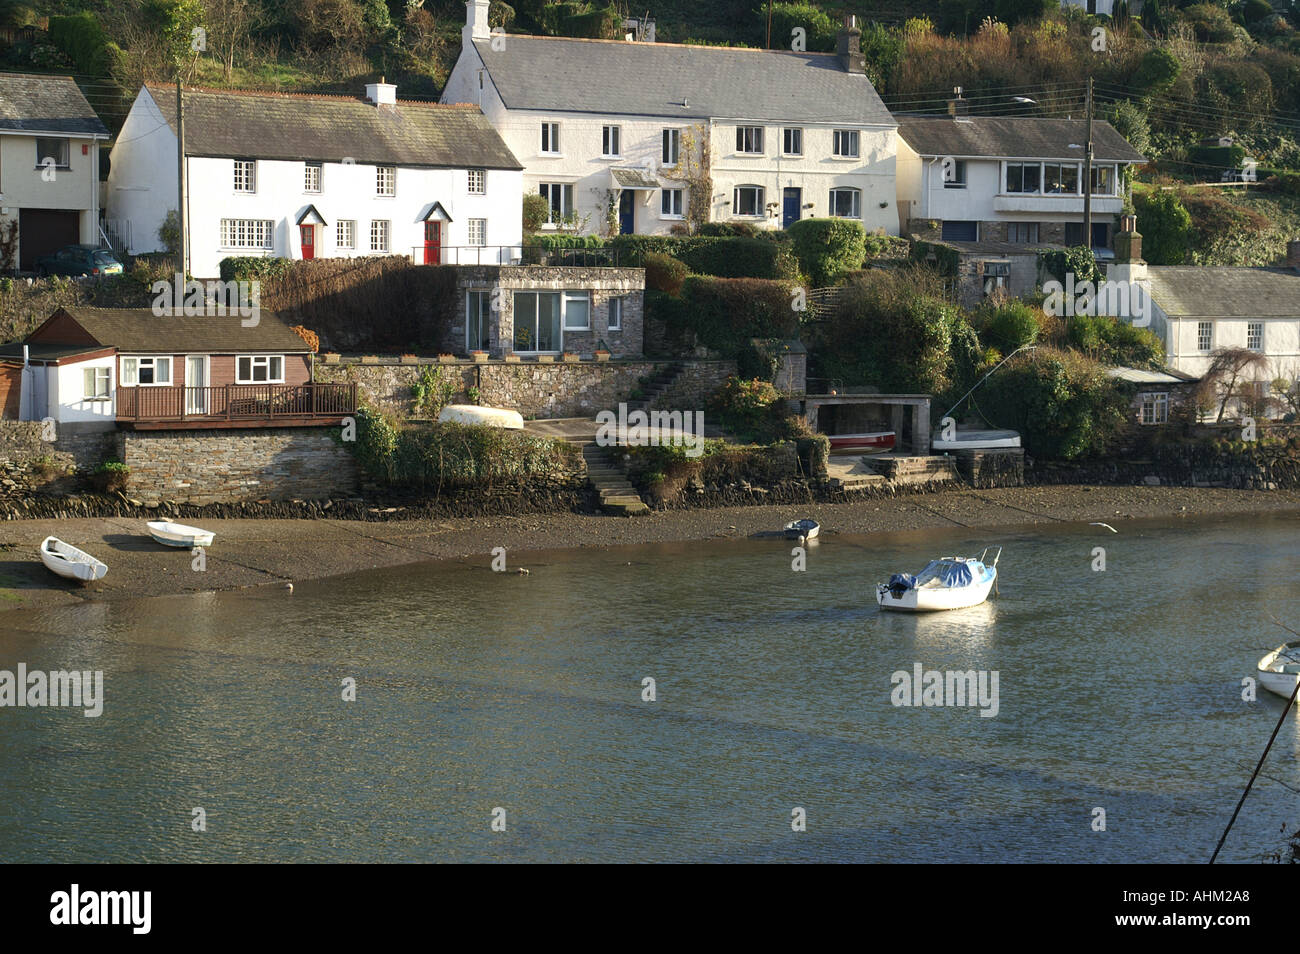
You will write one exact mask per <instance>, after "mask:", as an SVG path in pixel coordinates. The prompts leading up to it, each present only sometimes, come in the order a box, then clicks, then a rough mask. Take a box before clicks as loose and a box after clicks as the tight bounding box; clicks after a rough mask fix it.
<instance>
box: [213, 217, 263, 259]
mask: <svg viewBox="0 0 1300 954" xmlns="http://www.w3.org/2000/svg"><path fill="white" fill-rule="evenodd" d="M220 228H221V247H222V248H232V249H233V248H255V249H261V250H263V251H269V250H271V249H273V248H274V247H275V222H274V221H272V220H271V219H222V220H221V223H220Z"/></svg>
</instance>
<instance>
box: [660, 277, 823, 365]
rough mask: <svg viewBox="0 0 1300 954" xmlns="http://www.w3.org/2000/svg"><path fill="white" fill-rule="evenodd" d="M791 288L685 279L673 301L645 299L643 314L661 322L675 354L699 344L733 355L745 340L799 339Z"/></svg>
mask: <svg viewBox="0 0 1300 954" xmlns="http://www.w3.org/2000/svg"><path fill="white" fill-rule="evenodd" d="M793 298H794V286H793V285H791V284H790V283H789V282H777V281H765V280H763V279H758V278H711V277H707V276H699V275H693V276H691V277H690V278H688V279H686V282H685V284H684V285H683V286H682V294H681V296H680V297H679V298H672V297H670V296H666V295H653V294H651V293H647V295H646V315H647V317H649V318H654V319H656V320H659V321H662V322H663V323H664V327H665V329H666V331H667V332H668V335H669V338H670V340H671V342H672V343H674V344H676V345H677V346H678V347H679V348H680V349H681V350H691V349H693V348H694V347H695V346H697V345H704V346H705V347H708V348H712V349H713V350H715V351H718V352H720V353H721V354H722V355H724V356H726V357H736V356H738V355H739V354H740V353H741V352H742V351H743V350H744V349H745V348H747V347H748V346H749V341H750V339H751V338H780V339H783V340H786V339H791V338H797V337H798V336H799V319H800V315H801V313H800V312H797V311H795V310H794V307H793Z"/></svg>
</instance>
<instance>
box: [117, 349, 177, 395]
mask: <svg viewBox="0 0 1300 954" xmlns="http://www.w3.org/2000/svg"><path fill="white" fill-rule="evenodd" d="M159 362H162V363H163V364H164V365H165V366H166V368H167V379H166V380H165V381H160V380H158V370H159ZM146 365H148V366H149V367H150V368H152V369H153V377H154V380H152V381H145V382H144V383H141V381H140V372H141V371H142V370H143V369H144V367H145V366H146ZM122 384H123V386H125V387H132V388H169V387H171V384H172V357H171V355H152V354H149V355H138V354H132V355H123V356H122Z"/></svg>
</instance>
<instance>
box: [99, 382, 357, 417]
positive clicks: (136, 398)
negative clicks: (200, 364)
mask: <svg viewBox="0 0 1300 954" xmlns="http://www.w3.org/2000/svg"><path fill="white" fill-rule="evenodd" d="M356 409H357V386H356V384H355V383H351V384H222V385H216V386H214V387H179V386H172V387H166V386H159V387H150V386H143V387H121V388H118V389H117V419H118V420H119V421H134V422H161V421H202V420H212V421H272V422H273V421H276V420H281V419H288V418H294V419H304V418H306V419H328V418H337V417H342V416H344V415H347V414H352V413H354V412H355V411H356Z"/></svg>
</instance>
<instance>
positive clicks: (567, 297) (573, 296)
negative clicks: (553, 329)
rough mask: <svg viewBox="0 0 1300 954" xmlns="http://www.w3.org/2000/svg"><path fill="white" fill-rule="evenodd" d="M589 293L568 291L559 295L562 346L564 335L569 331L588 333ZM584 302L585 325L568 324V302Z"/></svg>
mask: <svg viewBox="0 0 1300 954" xmlns="http://www.w3.org/2000/svg"><path fill="white" fill-rule="evenodd" d="M591 298H592V296H591V292H589V291H569V290H567V289H566V290H565V291H563V292H561V293H560V342H561V344H563V342H564V335H566V334H568V333H569V332H570V331H590V330H591V309H592V302H591ZM571 301H585V302H586V303H587V323H586V324H585V325H570V324H569V302H571Z"/></svg>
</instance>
